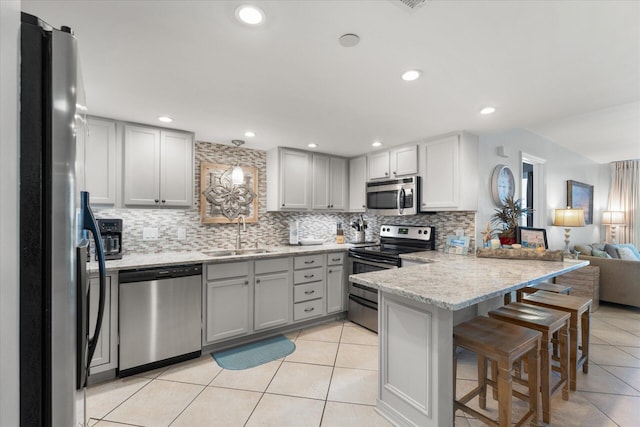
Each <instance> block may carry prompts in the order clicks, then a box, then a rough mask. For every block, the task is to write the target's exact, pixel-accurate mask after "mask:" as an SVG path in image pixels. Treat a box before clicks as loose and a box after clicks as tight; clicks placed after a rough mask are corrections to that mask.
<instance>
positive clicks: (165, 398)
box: [87, 305, 640, 427]
mask: <svg viewBox="0 0 640 427" xmlns="http://www.w3.org/2000/svg"><path fill="white" fill-rule="evenodd" d="M287 336H288V337H289V338H290V339H291V340H293V341H295V343H296V347H297V349H296V351H295V352H294V353H293V354H291V355H289V356H288V357H286V358H284V359H281V360H277V361H274V362H270V363H267V364H265V365H262V366H258V367H255V368H252V369H247V370H243V371H229V370H225V369H222V368H220V367H219V366H218V365H217V363H216V362H215V361H214V360H213V358H212V357H211V356H210V355H208V354H207V355H203V356H202V357H200V358H199V359H196V360H192V361H188V362H184V363H182V364H178V365H174V366H171V367H168V368H163V369H158V370H155V371H151V372H147V373H144V374H141V375H139V376H134V377H129V378H125V379H121V380H114V381H110V382H108V383H103V384H99V385H95V386H92V387H90V388H89V389H88V390H87V412H88V416H89V417H90V418H91V419H90V423H89V424H90V425H91V426H97V427H123V426H145V427H146V426H169V425H170V426H181V427H187V426H189V427H199V426H224V427H227V426H228V427H233V426H247V427H249V426H278V427H285V426H295V427H307V426H329V427H333V426H335V427H339V426H346V427H360V426H361V427H375V426H389V425H391V424H389V422H387V421H386V420H385V419H384V418H383V417H381V416H380V415H378V413H377V412H376V411H375V410H374V408H375V400H376V394H377V382H378V372H377V369H378V365H377V357H378V347H377V336H376V335H375V334H373V333H372V332H370V331H368V330H366V329H363V328H360V327H359V326H357V325H354V324H352V323H350V322H348V321H344V322H343V321H338V322H332V323H328V324H325V325H321V326H317V327H313V328H309V329H305V330H302V331H296V332H294V333H291V334H287ZM459 364H460V365H459V368H458V386H457V387H458V392H459V395H461V394H462V393H464V391H465V390H468V389H471V388H472V387H473V386H474V384H475V383H474V380H475V379H476V378H477V377H476V375H477V372H476V368H475V357H474V355H473V354H472V353H467V352H463V353H461V354H460V357H459ZM577 388H578V389H577V391H575V392H572V393H570V396H569V401H564V400H562V397H561V393H559V392H556V393H555V394H554V395H553V398H552V402H551V408H552V419H551V424H550V425H551V426H562V427H565V426H567V427H568V426H586V427H600V426H612V427H613V426H624V427H631V426H638V425H640V421H639V420H640V409H639V408H640V309H632V308H623V307H621V306H613V305H601V306H600V309H599V310H598V311H596V312H595V313H593V315H592V330H591V360H590V365H589V373H588V374H586V375H585V374H583V373H582V372H580V374H579V375H578V387H577ZM487 403H488V405H487V406H488V408H489V412H490V413H491V412H492V411H493V413H495V410H496V408H495V406H492V405H495V403H494V402H492V400H491V399H488V400H487ZM521 410H523V408H522V404H519V403H518V401H517V400H514V411H515V412H516V413H515V414H514V416H517V412H518V411H521ZM457 415H459V416H457V417H456V426H459V427H475V426H480V425H483V424H482V423H480V422H479V421H478V420H476V419H472V418H468V417H466V416H465V415H464V414H462V413H461V412H458V414H457Z"/></svg>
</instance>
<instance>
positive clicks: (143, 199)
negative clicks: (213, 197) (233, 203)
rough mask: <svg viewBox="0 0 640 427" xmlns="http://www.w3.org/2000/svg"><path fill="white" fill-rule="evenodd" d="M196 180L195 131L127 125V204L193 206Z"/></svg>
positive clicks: (125, 181)
mask: <svg viewBox="0 0 640 427" xmlns="http://www.w3.org/2000/svg"><path fill="white" fill-rule="evenodd" d="M193 179H194V178H193V136H192V134H189V133H184V132H174V131H168V130H161V129H158V128H151V127H144V126H134V125H126V126H125V132H124V204H125V205H138V206H167V207H178V206H191V204H192V201H193Z"/></svg>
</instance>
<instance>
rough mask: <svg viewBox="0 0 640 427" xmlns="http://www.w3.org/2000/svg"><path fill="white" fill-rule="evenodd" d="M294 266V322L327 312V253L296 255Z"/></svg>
mask: <svg viewBox="0 0 640 427" xmlns="http://www.w3.org/2000/svg"><path fill="white" fill-rule="evenodd" d="M293 268H294V270H293V295H294V299H293V320H294V322H295V321H300V320H306V319H309V318H311V317H316V316H321V315H323V314H325V313H326V310H325V298H324V292H323V290H324V288H325V286H326V280H325V274H324V273H325V255H324V254H315V255H301V256H297V257H294V259H293Z"/></svg>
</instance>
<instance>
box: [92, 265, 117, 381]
mask: <svg viewBox="0 0 640 427" xmlns="http://www.w3.org/2000/svg"><path fill="white" fill-rule="evenodd" d="M89 289H90V290H89V334H90V335H89V336H90V337H92V336H93V334H94V333H95V327H96V320H97V318H98V304H99V299H100V278H99V277H98V276H94V275H92V276H91V277H90V278H89ZM117 368H118V276H117V273H116V274H109V275H107V276H106V290H105V301H104V315H103V317H102V326H101V329H100V335H99V336H98V342H97V344H96V351H95V353H94V355H93V359H91V364H90V370H89V374H90V375H93V374H97V373H100V372H105V371H108V370H110V369H114V370H115V369H117Z"/></svg>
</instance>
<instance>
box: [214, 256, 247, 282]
mask: <svg viewBox="0 0 640 427" xmlns="http://www.w3.org/2000/svg"><path fill="white" fill-rule="evenodd" d="M248 275H249V263H248V262H247V261H240V262H227V263H224V264H209V265H207V280H216V279H227V278H229V277H243V276H248Z"/></svg>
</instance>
